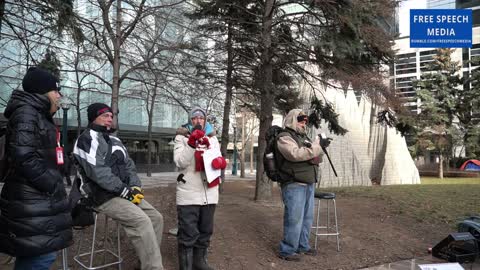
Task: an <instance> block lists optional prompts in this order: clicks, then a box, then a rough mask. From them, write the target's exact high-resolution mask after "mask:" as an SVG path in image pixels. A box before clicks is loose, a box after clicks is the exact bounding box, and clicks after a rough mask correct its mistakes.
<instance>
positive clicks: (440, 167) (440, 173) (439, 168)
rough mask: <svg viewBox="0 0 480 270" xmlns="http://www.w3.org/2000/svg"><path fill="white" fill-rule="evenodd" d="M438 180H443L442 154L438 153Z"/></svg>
mask: <svg viewBox="0 0 480 270" xmlns="http://www.w3.org/2000/svg"><path fill="white" fill-rule="evenodd" d="M438 178H440V179H443V154H442V153H440V155H439V162H438Z"/></svg>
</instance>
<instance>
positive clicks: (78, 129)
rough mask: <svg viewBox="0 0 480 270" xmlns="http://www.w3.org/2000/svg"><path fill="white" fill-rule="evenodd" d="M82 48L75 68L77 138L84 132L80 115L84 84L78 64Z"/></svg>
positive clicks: (78, 50)
mask: <svg viewBox="0 0 480 270" xmlns="http://www.w3.org/2000/svg"><path fill="white" fill-rule="evenodd" d="M79 58H80V46H77V55H76V56H75V60H74V61H75V62H74V68H75V79H76V81H77V88H78V89H77V100H76V101H75V102H76V104H77V106H75V111H76V113H77V138H78V137H80V133H81V132H82V114H81V113H80V97H81V93H82V82H81V81H80V76H79V74H78V63H79V62H80V59H79Z"/></svg>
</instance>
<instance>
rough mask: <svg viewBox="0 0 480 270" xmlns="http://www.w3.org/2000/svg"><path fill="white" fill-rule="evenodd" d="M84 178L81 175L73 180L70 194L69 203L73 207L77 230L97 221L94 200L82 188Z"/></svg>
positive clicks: (74, 226) (73, 225) (74, 225)
mask: <svg viewBox="0 0 480 270" xmlns="http://www.w3.org/2000/svg"><path fill="white" fill-rule="evenodd" d="M81 185H82V179H81V178H80V176H79V175H77V177H75V179H74V180H73V185H72V188H71V190H70V194H69V195H68V203H69V206H70V209H71V212H70V214H71V216H72V227H73V228H74V229H77V230H81V229H84V228H85V227H88V226H90V225H93V224H94V223H95V216H94V212H95V210H94V209H93V206H92V202H91V201H90V200H89V198H88V197H87V196H85V194H83V192H82V190H81Z"/></svg>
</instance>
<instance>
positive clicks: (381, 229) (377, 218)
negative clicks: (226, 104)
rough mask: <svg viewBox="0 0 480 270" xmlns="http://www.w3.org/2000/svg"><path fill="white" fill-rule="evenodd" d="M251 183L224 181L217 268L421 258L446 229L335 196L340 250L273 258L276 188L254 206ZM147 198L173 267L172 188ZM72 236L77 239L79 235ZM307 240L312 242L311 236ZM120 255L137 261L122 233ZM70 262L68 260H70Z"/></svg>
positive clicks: (130, 263)
mask: <svg viewBox="0 0 480 270" xmlns="http://www.w3.org/2000/svg"><path fill="white" fill-rule="evenodd" d="M254 185H255V182H254V181H235V182H227V183H226V184H225V187H224V192H223V194H221V196H220V203H219V204H218V206H217V210H216V213H215V231H214V234H213V237H212V241H211V248H210V249H209V258H208V259H209V263H210V264H211V265H212V266H214V267H215V269H217V270H218V269H228V270H234V269H249V270H250V269H359V268H364V267H369V266H375V265H379V264H383V263H388V262H395V261H399V260H404V259H410V258H413V257H422V256H426V255H427V249H428V247H431V246H433V245H435V244H436V243H438V242H439V241H440V240H441V239H443V238H444V237H445V236H447V235H448V233H449V228H448V227H447V226H446V225H442V224H433V223H429V222H422V223H418V222H417V221H414V220H412V219H409V218H406V217H405V216H402V215H401V214H399V213H394V212H392V211H391V210H390V207H389V205H386V204H385V202H384V201H380V200H375V199H368V198H357V197H354V198H350V197H348V198H347V197H338V198H337V210H338V215H339V227H340V233H341V235H340V241H341V242H340V248H341V251H340V252H337V251H336V244H335V238H334V237H330V238H328V240H327V239H326V238H321V239H320V241H319V248H318V251H319V254H318V255H317V256H315V257H311V256H304V257H303V258H302V261H301V262H287V261H283V260H280V259H279V258H277V256H276V253H277V249H278V244H279V241H280V240H281V238H282V217H283V206H282V203H281V201H280V195H279V189H278V188H277V187H275V189H274V198H275V199H274V201H272V202H270V203H263V204H259V203H256V202H254V201H253V194H254V191H255V186H254ZM372 188H375V187H372ZM146 199H147V200H148V201H149V202H150V203H151V204H153V205H154V206H155V207H157V209H158V210H159V211H160V212H161V213H162V214H163V216H164V219H165V229H164V231H165V233H164V238H163V242H162V247H161V249H162V255H163V262H164V266H165V269H167V270H170V269H178V266H177V252H176V251H177V243H176V238H175V236H173V235H170V234H168V230H169V229H171V228H174V227H176V208H175V186H174V185H171V186H168V187H160V188H154V189H149V190H147V191H146ZM75 235H76V236H75V238H76V240H78V239H79V237H80V236H79V234H78V233H76V234H75ZM123 235H124V234H123ZM88 238H90V236H89V237H88ZM310 239H311V240H312V241H311V242H312V246H313V240H314V237H310ZM74 252H76V249H74V248H70V250H69V255H70V256H71V255H73V253H74ZM122 256H123V257H124V259H125V263H124V264H123V269H127V270H130V269H134V268H135V266H136V265H137V259H136V255H135V252H134V250H133V248H132V246H131V245H130V243H129V241H128V239H127V238H126V237H125V238H124V239H123V240H122ZM57 262H59V260H57ZM69 262H70V264H73V260H72V259H70V260H69ZM58 266H60V264H58ZM54 269H56V268H54ZM77 269H78V268H77Z"/></svg>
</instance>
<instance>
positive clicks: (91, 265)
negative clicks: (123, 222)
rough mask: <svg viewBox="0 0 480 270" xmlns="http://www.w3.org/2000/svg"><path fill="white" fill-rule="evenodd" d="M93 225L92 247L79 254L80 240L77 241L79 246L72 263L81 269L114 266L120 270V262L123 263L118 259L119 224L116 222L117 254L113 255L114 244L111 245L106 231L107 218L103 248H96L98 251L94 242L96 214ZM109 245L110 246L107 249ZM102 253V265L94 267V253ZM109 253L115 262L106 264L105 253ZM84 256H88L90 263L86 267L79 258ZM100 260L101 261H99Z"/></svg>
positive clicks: (106, 225)
mask: <svg viewBox="0 0 480 270" xmlns="http://www.w3.org/2000/svg"><path fill="white" fill-rule="evenodd" d="M94 219H95V224H94V225H93V238H92V245H91V249H90V251H89V252H88V251H87V252H86V253H80V252H81V244H82V243H81V240H80V241H79V244H78V250H77V255H76V256H74V258H73V259H74V261H75V262H76V263H78V265H80V266H81V267H82V268H83V269H89V270H96V269H102V268H107V267H110V266H114V265H118V269H120V270H121V269H122V266H121V264H122V262H123V259H122V257H120V224H119V223H118V222H117V233H116V235H117V240H116V241H117V253H115V250H114V244H113V237H109V229H108V227H109V226H108V223H109V222H108V217H107V216H105V226H104V229H105V232H104V238H103V248H98V250H95V242H96V241H97V228H98V227H97V225H98V223H97V222H98V214H97V213H95V217H94ZM110 241H111V242H112V243H109V242H110ZM109 245H110V246H111V247H110V248H109ZM97 247H98V246H97ZM102 252H104V254H103V264H102V265H96V266H94V255H95V254H96V253H102ZM107 252H108V253H109V254H110V255H111V256H113V257H114V258H115V261H113V262H110V263H107V260H106V257H107V254H106V253H107ZM84 256H88V257H89V258H90V261H89V263H88V265H86V264H85V263H84V262H82V260H81V258H82V257H84ZM100 260H101V259H100Z"/></svg>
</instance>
